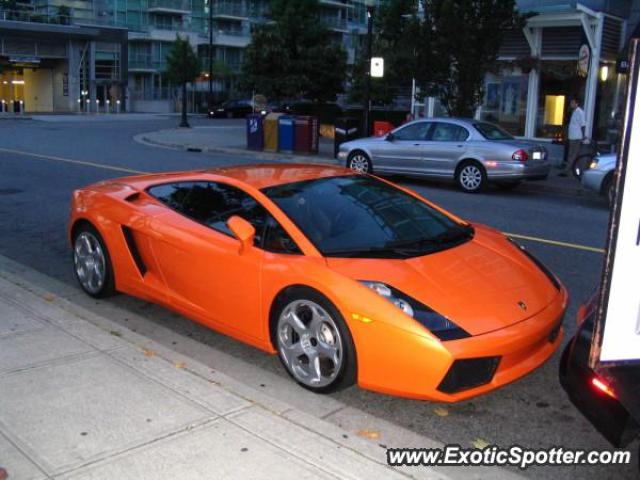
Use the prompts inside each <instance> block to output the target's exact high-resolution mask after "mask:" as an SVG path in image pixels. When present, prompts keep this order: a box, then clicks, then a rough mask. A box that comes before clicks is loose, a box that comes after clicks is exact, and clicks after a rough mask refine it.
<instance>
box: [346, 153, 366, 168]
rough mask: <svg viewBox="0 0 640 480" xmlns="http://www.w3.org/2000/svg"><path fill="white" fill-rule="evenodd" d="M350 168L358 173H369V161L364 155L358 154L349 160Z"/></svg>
mask: <svg viewBox="0 0 640 480" xmlns="http://www.w3.org/2000/svg"><path fill="white" fill-rule="evenodd" d="M349 168H351V170H353V171H355V172H358V173H367V172H368V171H369V159H368V158H367V157H366V155H364V154H362V153H356V154H355V155H354V156H352V157H351V159H350V160H349Z"/></svg>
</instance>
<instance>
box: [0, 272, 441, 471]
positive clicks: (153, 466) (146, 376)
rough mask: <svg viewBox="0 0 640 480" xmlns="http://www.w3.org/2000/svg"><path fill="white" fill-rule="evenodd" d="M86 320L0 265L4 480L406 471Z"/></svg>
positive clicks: (374, 450) (360, 444)
mask: <svg viewBox="0 0 640 480" xmlns="http://www.w3.org/2000/svg"><path fill="white" fill-rule="evenodd" d="M92 316H94V314H93V313H91V312H89V311H87V310H83V309H81V308H80V307H77V306H72V305H70V304H69V302H67V301H66V300H64V299H62V298H60V297H58V296H55V295H53V294H51V293H46V292H44V291H42V290H39V288H38V287H35V286H33V285H30V284H28V283H25V281H24V279H21V278H20V277H18V276H16V275H15V274H14V273H10V272H7V271H0V392H1V394H0V467H2V468H4V469H6V471H7V472H8V475H9V477H8V478H9V479H11V480H13V479H16V480H27V479H45V478H56V479H57V478H64V479H79V478H83V479H84V478H91V479H105V480H106V479H109V480H111V479H128V478H131V479H136V480H141V479H158V478H171V479H200V478H202V479H205V478H206V479H210V478H243V479H244V478H270V479H271V478H281V479H287V478H291V479H302V478H354V479H355V478H367V479H368V478H389V479H395V478H398V479H400V478H408V477H407V475H406V474H405V473H402V472H401V471H399V470H394V469H391V468H390V467H388V466H386V464H385V450H384V449H383V448H380V447H379V446H377V445H374V444H372V443H370V442H368V441H366V440H364V439H361V438H357V437H353V436H352V435H347V434H346V433H345V432H344V431H341V430H340V429H339V428H338V427H336V426H334V425H331V424H329V423H326V422H324V421H322V420H319V419H317V418H312V417H310V416H309V415H306V414H304V413H302V412H300V411H298V410H296V409H293V408H291V407H290V406H288V405H286V404H283V403H282V402H279V401H275V400H273V399H270V398H269V397H266V396H265V395H264V394H261V393H260V392H257V391H254V390H252V389H250V388H248V387H246V386H242V385H240V384H234V381H233V380H232V379H230V378H225V377H224V375H222V374H220V372H216V371H214V370H212V369H211V367H207V366H205V365H202V364H196V363H193V362H189V363H187V360H186V359H184V358H183V357H181V356H180V355H177V354H175V352H171V351H169V350H167V349H165V348H163V347H161V346H159V345H155V344H153V343H152V342H149V341H148V340H147V339H144V338H141V337H140V336H138V335H136V334H135V333H133V332H126V334H124V333H123V332H122V329H121V328H117V327H115V326H114V327H113V329H109V327H107V328H106V329H105V328H99V327H98V326H96V324H95V322H94V321H92V322H89V321H88V320H87V319H88V318H91V317H92ZM100 321H101V322H102V324H103V325H108V322H109V321H108V320H107V319H101V320H100ZM105 322H106V323H105ZM418 470H419V475H418V476H419V477H420V478H434V479H435V478H447V477H444V476H443V475H442V474H440V473H436V472H434V471H431V470H429V469H424V468H420V469H418Z"/></svg>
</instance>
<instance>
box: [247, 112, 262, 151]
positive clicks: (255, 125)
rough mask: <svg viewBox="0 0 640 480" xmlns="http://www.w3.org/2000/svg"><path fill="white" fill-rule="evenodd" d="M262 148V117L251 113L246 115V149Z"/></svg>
mask: <svg viewBox="0 0 640 480" xmlns="http://www.w3.org/2000/svg"><path fill="white" fill-rule="evenodd" d="M263 148H264V136H263V128H262V115H260V114H259V113H251V114H249V115H247V149H248V150H262V149H263Z"/></svg>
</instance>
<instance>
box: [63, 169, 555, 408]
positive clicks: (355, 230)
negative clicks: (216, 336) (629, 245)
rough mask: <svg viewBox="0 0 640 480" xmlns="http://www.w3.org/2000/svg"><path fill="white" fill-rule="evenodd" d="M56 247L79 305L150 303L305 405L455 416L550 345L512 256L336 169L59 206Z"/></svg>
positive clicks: (545, 317)
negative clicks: (233, 345)
mask: <svg viewBox="0 0 640 480" xmlns="http://www.w3.org/2000/svg"><path fill="white" fill-rule="evenodd" d="M69 238H70V241H71V245H72V248H73V262H74V270H75V274H76V276H77V279H78V281H79V283H80V285H81V287H82V288H83V289H84V291H85V292H86V293H88V294H89V295H92V296H95V297H105V296H108V295H110V294H113V293H114V292H116V291H118V292H124V293H127V294H130V295H134V296H136V297H140V298H143V299H146V300H149V301H151V302H154V303H158V304H162V305H164V306H166V307H168V308H170V309H172V310H175V311H177V312H180V313H182V314H184V315H186V316H187V317H190V318H192V319H194V320H196V321H198V322H200V323H202V324H203V325H206V326H208V327H211V328H213V329H215V330H217V331H219V332H222V333H224V334H226V335H229V336H232V337H234V338H237V339H238V340H241V341H243V342H246V343H248V344H251V345H254V346H255V347H257V348H260V349H262V350H265V351H267V352H270V353H274V354H278V356H279V358H280V360H281V361H282V364H283V365H284V368H285V369H286V371H287V372H288V373H289V374H290V375H291V377H293V379H294V380H295V381H296V382H298V383H299V384H300V385H302V386H303V387H305V388H308V389H309V390H312V391H315V392H329V391H333V390H336V389H339V388H344V387H347V386H349V385H352V384H354V383H356V382H357V384H358V385H360V386H361V387H363V388H367V389H371V390H375V391H378V392H384V393H388V394H392V395H400V396H404V397H411V398H418V399H430V400H438V401H445V402H454V401H458V400H462V399H466V398H469V397H472V396H475V395H479V394H482V393H485V392H488V391H490V390H493V389H495V388H498V387H500V386H502V385H505V384H506V383H509V382H512V381H514V380H516V379H518V378H520V377H522V376H523V375H525V374H527V373H529V372H531V371H532V370H534V369H535V368H537V367H538V366H540V365H541V364H542V363H543V362H544V361H545V360H547V359H548V358H549V357H550V356H551V355H552V354H553V352H554V351H555V350H556V349H557V347H558V346H559V345H560V341H561V338H562V333H563V331H562V325H561V324H562V318H563V314H564V312H565V309H566V306H567V292H566V290H565V288H564V287H563V286H562V285H561V284H560V282H559V281H558V279H557V278H556V277H555V276H554V274H553V273H551V272H550V271H549V270H547V269H546V268H545V267H544V266H543V265H542V264H541V263H540V262H539V261H538V260H537V259H536V258H534V257H533V256H532V255H531V254H530V253H529V252H528V251H527V250H525V249H524V248H522V247H520V246H518V245H517V244H516V243H515V242H514V241H513V240H511V239H509V238H507V237H505V236H504V235H502V234H501V233H499V232H497V231H496V230H493V229H491V228H489V227H486V226H483V225H475V224H470V223H468V222H465V221H463V220H461V219H460V218H457V217H455V216H454V215H451V214H450V213H447V212H445V211H444V210H442V209H440V208H438V207H437V206H435V205H433V204H431V203H429V202H427V201H426V200H424V199H423V198H421V197H420V196H418V195H417V194H416V193H414V192H412V191H410V190H405V189H403V188H401V187H399V186H396V185H394V184H393V183H390V182H387V181H385V180H381V179H378V178H376V177H373V176H370V175H364V174H357V173H354V172H352V171H350V170H345V169H342V168H337V167H328V166H310V165H255V166H242V167H230V168H218V169H211V170H199V171H191V172H178V173H164V174H157V175H142V176H134V177H127V178H121V179H116V180H108V181H104V182H100V183H96V184H94V185H90V186H88V187H86V188H83V189H80V190H77V191H75V192H74V194H73V199H72V208H71V219H70V224H69Z"/></svg>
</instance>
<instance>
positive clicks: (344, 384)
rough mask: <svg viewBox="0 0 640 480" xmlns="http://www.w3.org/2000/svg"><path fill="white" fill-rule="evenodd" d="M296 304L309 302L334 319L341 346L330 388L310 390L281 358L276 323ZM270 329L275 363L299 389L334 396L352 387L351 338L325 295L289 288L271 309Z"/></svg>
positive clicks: (353, 353) (353, 357)
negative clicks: (280, 364)
mask: <svg viewBox="0 0 640 480" xmlns="http://www.w3.org/2000/svg"><path fill="white" fill-rule="evenodd" d="M296 301H311V302H314V303H316V304H317V305H319V306H321V307H322V308H323V309H324V310H325V311H326V312H327V313H328V314H329V315H330V316H331V318H332V319H333V321H334V323H335V325H336V327H337V329H338V331H339V334H340V337H341V343H342V347H343V348H342V354H341V357H342V361H341V365H340V369H339V371H338V373H337V375H336V376H335V378H333V380H332V381H331V383H330V384H328V385H325V386H321V387H315V386H310V385H308V384H306V383H303V382H301V381H299V380H298V378H296V377H295V375H294V373H293V372H292V371H291V370H290V368H289V366H288V365H287V363H286V361H285V360H284V354H283V353H282V346H281V344H280V342H279V337H278V335H279V332H278V320H279V318H280V315H281V314H282V312H283V311H284V310H285V308H286V307H287V306H289V305H290V304H291V303H292V302H296ZM270 327H271V340H272V342H273V346H274V348H275V349H276V350H277V351H278V359H279V360H280V363H282V366H283V367H284V369H285V371H286V372H287V374H288V375H289V376H290V377H291V378H292V379H293V380H294V381H295V382H296V383H297V384H298V385H300V386H302V387H303V388H305V389H307V390H310V391H312V392H314V393H322V394H324V393H331V392H336V391H338V390H343V389H345V388H348V387H350V386H352V385H353V384H354V383H355V382H356V379H357V357H356V350H355V345H354V344H353V338H352V337H351V332H350V331H349V328H348V326H347V324H346V322H345V321H344V318H343V317H342V315H341V314H340V312H339V311H338V309H337V308H336V307H335V306H334V305H333V303H331V302H330V301H329V300H328V299H327V298H326V297H325V296H324V295H322V294H321V293H320V292H318V291H316V290H314V289H312V288H308V287H304V286H296V287H291V288H289V289H287V290H286V292H284V293H283V294H281V295H280V296H279V297H278V299H277V300H276V303H275V304H274V306H273V308H272V309H271V319H270Z"/></svg>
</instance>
